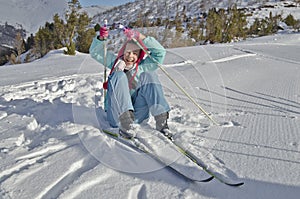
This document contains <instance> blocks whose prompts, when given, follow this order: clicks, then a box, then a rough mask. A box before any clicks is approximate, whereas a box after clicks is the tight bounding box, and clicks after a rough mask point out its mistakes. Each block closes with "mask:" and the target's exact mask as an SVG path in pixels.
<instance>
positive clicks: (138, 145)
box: [102, 129, 214, 182]
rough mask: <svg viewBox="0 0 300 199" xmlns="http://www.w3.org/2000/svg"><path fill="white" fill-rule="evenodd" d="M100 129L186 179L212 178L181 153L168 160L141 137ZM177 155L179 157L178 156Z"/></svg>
mask: <svg viewBox="0 0 300 199" xmlns="http://www.w3.org/2000/svg"><path fill="white" fill-rule="evenodd" d="M102 131H103V132H104V133H105V134H106V135H108V136H110V137H112V138H114V139H115V140H117V141H119V142H121V143H122V144H125V145H126V146H129V147H131V148H133V149H135V150H137V151H138V152H141V153H145V154H147V155H149V156H150V157H151V158H153V159H155V160H156V161H158V162H160V163H162V164H163V165H165V166H167V167H169V168H171V169H172V170H174V171H176V173H178V174H180V175H181V176H183V177H185V178H186V179H188V180H191V181H195V182H209V181H211V180H212V179H213V178H214V177H213V176H212V175H209V174H208V173H207V172H205V171H204V170H203V169H202V168H201V167H199V166H195V164H194V163H191V161H190V160H188V159H187V157H186V156H182V154H181V153H180V154H177V157H178V159H176V160H175V161H173V159H172V160H171V161H170V160H168V158H169V157H167V156H164V155H163V154H158V153H159V152H157V150H155V149H153V148H151V147H150V146H149V143H146V142H145V141H144V140H143V139H141V138H137V137H134V138H131V139H127V138H123V137H122V136H120V135H119V134H118V133H116V132H113V131H112V130H109V129H102ZM159 139H160V138H159ZM156 141H157V140H156ZM173 148H174V147H173ZM172 152H173V153H172V155H173V156H174V153H176V151H175V150H173V151H172ZM179 155H180V156H181V157H179ZM175 156H176V154H175Z"/></svg>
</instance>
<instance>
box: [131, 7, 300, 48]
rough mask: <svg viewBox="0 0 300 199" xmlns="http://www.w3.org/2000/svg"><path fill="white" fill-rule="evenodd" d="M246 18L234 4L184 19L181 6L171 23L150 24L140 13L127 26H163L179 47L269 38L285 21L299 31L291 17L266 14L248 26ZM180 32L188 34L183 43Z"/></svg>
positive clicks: (162, 21) (158, 19)
mask: <svg viewBox="0 0 300 199" xmlns="http://www.w3.org/2000/svg"><path fill="white" fill-rule="evenodd" d="M247 17H249V14H246V11H245V10H244V9H238V8H237V5H236V4H233V5H232V6H231V7H228V8H227V9H224V8H219V9H217V8H211V9H209V10H208V12H207V13H205V12H204V13H200V17H195V18H191V17H187V15H186V13H185V7H183V10H182V11H179V12H177V14H176V16H175V18H174V19H173V20H170V19H168V18H167V19H162V18H156V19H155V20H154V21H150V20H148V18H147V13H141V14H140V17H138V19H137V20H136V21H133V22H131V23H130V26H132V27H155V26H164V27H165V30H164V32H163V33H162V35H164V34H166V32H170V31H169V30H170V29H175V30H176V33H175V35H173V40H172V42H171V43H172V45H171V46H172V47H177V46H182V45H183V43H185V44H186V45H195V44H197V43H198V44H199V43H200V44H205V43H216V42H217V43H225V42H232V41H236V40H241V39H245V38H247V37H255V36H265V35H270V34H274V33H276V32H277V31H278V30H280V29H282V27H280V26H279V22H285V23H286V24H287V25H288V26H291V27H292V28H294V29H295V30H296V31H299V29H300V21H299V20H297V19H295V18H294V17H293V15H292V14H289V15H288V16H287V17H286V18H284V19H283V18H282V15H280V14H277V15H275V16H274V15H273V14H272V12H270V13H269V16H268V17H265V18H263V19H259V18H256V19H255V20H254V22H253V23H252V24H250V23H249V22H248V21H247ZM183 33H186V34H187V35H188V37H186V38H185V41H184V42H183V39H182V35H183ZM169 34H170V33H169ZM165 39H166V38H163V39H161V42H162V43H165V42H166V40H165ZM191 39H192V41H191ZM169 43H170V42H169Z"/></svg>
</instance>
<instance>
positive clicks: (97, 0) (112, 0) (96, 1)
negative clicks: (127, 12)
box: [79, 0, 133, 6]
mask: <svg viewBox="0 0 300 199" xmlns="http://www.w3.org/2000/svg"><path fill="white" fill-rule="evenodd" d="M131 1H133V0H80V1H79V2H80V4H81V5H82V6H91V5H104V6H118V5H122V4H125V3H127V2H131Z"/></svg>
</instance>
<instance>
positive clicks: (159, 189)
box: [0, 34, 300, 199]
mask: <svg viewBox="0 0 300 199" xmlns="http://www.w3.org/2000/svg"><path fill="white" fill-rule="evenodd" d="M299 50H300V35H299V34H289V35H275V36H270V37H262V38H258V39H253V40H247V41H244V42H239V43H232V44H218V45H208V46H198V47H189V48H177V49H172V50H168V53H167V57H166V61H165V63H164V64H165V66H166V68H167V70H168V72H170V74H171V75H172V76H173V77H175V78H176V80H178V81H179V82H180V84H181V85H183V86H184V88H185V89H186V90H187V91H188V92H189V93H191V95H192V96H194V97H195V98H196V100H197V102H198V103H199V104H200V105H201V106H202V107H203V108H204V109H205V110H207V111H208V112H210V113H211V114H212V117H213V118H215V119H216V120H217V121H218V122H219V123H221V124H222V125H221V126H220V127H217V126H214V125H212V124H211V123H210V122H209V121H208V120H207V119H206V118H205V117H204V116H203V114H201V113H200V112H199V111H198V110H196V108H195V107H194V106H193V105H192V104H191V103H190V102H189V101H188V100H187V99H186V97H185V96H184V95H182V93H181V92H180V91H178V89H176V87H174V85H173V84H172V83H171V82H170V81H169V80H167V78H166V77H165V76H164V75H163V74H162V73H161V72H159V76H160V79H161V81H162V84H163V86H164V90H165V94H166V96H167V100H168V101H169V102H170V105H171V107H172V111H171V115H170V128H171V129H172V130H173V131H174V132H176V136H175V138H176V139H177V140H178V141H180V142H181V143H182V144H183V145H185V146H186V147H188V148H189V149H190V150H192V151H193V152H194V153H197V154H199V155H200V156H202V158H206V159H207V161H209V160H210V158H215V159H219V162H220V164H222V165H223V166H224V168H225V169H227V170H229V171H232V172H234V173H235V174H236V175H237V176H239V177H240V178H241V179H242V180H243V181H245V185H244V186H242V187H239V188H232V187H228V186H226V185H223V184H221V183H219V182H218V181H215V180H213V181H211V182H209V183H192V182H190V181H187V180H186V179H183V178H182V177H181V176H179V175H177V174H175V173H174V172H172V171H171V170H170V169H167V168H162V169H158V170H154V171H149V172H145V171H144V172H141V170H143V169H144V168H138V167H136V169H140V172H136V173H134V172H130V173H126V172H122V171H118V170H115V169H114V168H120V167H117V166H118V165H113V164H107V162H103V159H101V157H100V156H97V154H98V155H99V154H102V155H103V152H105V153H104V155H105V154H106V155H108V156H109V157H112V158H115V159H114V160H115V162H114V163H115V164H116V163H118V160H120V161H121V160H122V161H130V159H129V160H128V159H127V156H124V151H123V152H120V153H116V150H115V149H116V148H118V144H117V143H115V142H114V141H113V140H111V139H109V138H108V137H105V136H103V135H102V134H101V132H100V131H99V124H100V123H101V121H102V118H103V117H104V116H105V113H104V112H103V109H102V106H103V98H102V96H103V94H102V93H103V90H102V89H101V85H102V82H103V67H102V66H101V65H100V64H98V63H96V62H95V61H94V60H92V59H91V58H90V56H89V55H87V54H80V53H78V54H77V55H76V56H74V57H70V56H66V55H63V53H62V50H58V51H52V52H51V53H49V54H48V55H47V56H46V57H45V58H43V59H41V60H37V61H35V62H32V63H29V64H21V65H15V66H4V67H1V68H0V159H1V161H0V198H4V199H6V198H23V199H27V198H28V199H29V198H130V199H131V198H193V199H194V198H200V199H207V198H222V199H223V198H225V199H239V198H245V199H253V198H263V199H282V198H289V199H296V198H298V197H299V195H300V182H299V179H300V173H299V170H300V159H299V158H300V156H299V154H300V134H299V129H300V86H299V85H300V79H299V77H300V58H299V56H298V54H299V53H298V52H299ZM150 124H151V121H150ZM204 152H205V153H204ZM131 163H132V162H131ZM137 165H138V164H137Z"/></svg>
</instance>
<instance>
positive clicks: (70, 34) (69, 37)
mask: <svg viewBox="0 0 300 199" xmlns="http://www.w3.org/2000/svg"><path fill="white" fill-rule="evenodd" d="M68 4H69V10H68V11H67V12H66V14H65V20H66V22H67V24H66V27H65V39H66V40H65V45H66V47H67V50H66V51H65V54H68V55H75V50H76V46H75V42H74V38H75V33H76V31H77V27H78V23H79V22H78V18H79V13H78V12H79V10H80V9H81V5H80V3H79V1H78V0H71V1H69V2H68Z"/></svg>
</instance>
